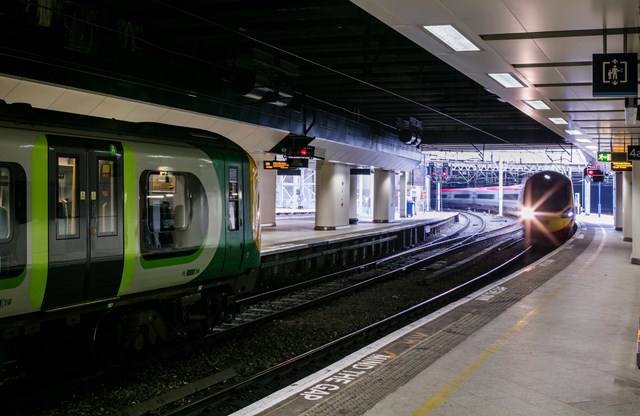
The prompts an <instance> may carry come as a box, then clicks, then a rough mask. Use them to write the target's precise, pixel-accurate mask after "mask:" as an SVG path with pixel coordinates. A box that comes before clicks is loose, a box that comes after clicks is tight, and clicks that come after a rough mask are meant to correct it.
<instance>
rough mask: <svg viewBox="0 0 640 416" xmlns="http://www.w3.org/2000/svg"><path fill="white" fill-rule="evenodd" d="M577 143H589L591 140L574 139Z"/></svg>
mask: <svg viewBox="0 0 640 416" xmlns="http://www.w3.org/2000/svg"><path fill="white" fill-rule="evenodd" d="M576 141H577V142H579V143H591V139H576Z"/></svg>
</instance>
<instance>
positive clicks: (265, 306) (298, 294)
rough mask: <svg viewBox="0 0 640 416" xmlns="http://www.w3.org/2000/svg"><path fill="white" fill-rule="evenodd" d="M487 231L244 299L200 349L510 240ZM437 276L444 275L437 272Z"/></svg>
mask: <svg viewBox="0 0 640 416" xmlns="http://www.w3.org/2000/svg"><path fill="white" fill-rule="evenodd" d="M485 228H486V223H484V224H483V221H481V220H479V219H478V216H474V215H470V216H469V219H468V220H467V221H466V222H465V224H462V225H461V227H460V229H459V230H457V232H456V233H455V234H456V235H455V236H453V235H448V236H445V237H444V238H447V240H446V241H445V240H442V241H432V242H430V243H429V244H428V245H426V246H425V247H415V248H413V249H411V250H408V252H407V253H403V255H394V256H389V257H388V258H384V259H379V260H377V261H376V262H372V264H368V265H366V266H365V267H362V266H361V267H357V268H354V269H355V270H350V271H349V272H348V273H347V274H346V275H344V276H331V277H327V281H325V282H323V283H322V284H320V285H319V281H316V282H314V283H315V285H314V286H313V287H309V286H308V285H307V287H302V288H301V287H288V288H282V289H280V293H278V294H277V295H278V298H276V299H274V298H273V296H275V295H276V294H275V293H271V294H266V293H265V294H262V295H260V296H259V297H255V298H253V299H251V298H247V299H244V300H243V302H246V303H245V305H246V307H245V312H244V313H242V314H239V315H238V316H237V317H236V320H235V321H234V322H233V323H230V324H228V325H227V326H226V328H216V329H215V330H214V331H213V332H212V335H211V336H210V337H209V340H202V341H199V342H198V343H203V344H204V343H207V342H208V343H211V342H212V340H213V342H219V341H218V340H220V339H222V338H228V337H233V336H236V335H235V334H240V333H242V332H246V331H247V329H248V328H249V327H250V326H252V325H253V326H256V324H260V323H262V324H264V323H267V322H270V321H271V322H272V321H277V320H280V319H285V317H287V316H295V314H297V313H300V311H301V310H303V309H309V308H313V307H315V306H318V305H322V304H327V302H330V301H331V300H333V299H339V298H340V297H344V296H345V295H346V294H348V293H357V292H358V291H362V290H365V288H366V287H369V286H372V285H375V284H380V282H383V281H385V280H389V279H392V278H393V277H396V276H397V275H399V274H401V273H404V274H406V273H407V272H411V271H414V270H420V269H428V268H435V267H439V268H440V269H441V270H444V269H447V268H451V267H452V266H451V265H452V264H455V263H456V261H455V260H454V258H455V257H453V256H455V254H454V252H456V251H457V252H458V253H465V251H466V254H458V256H463V257H467V258H468V257H469V256H470V254H469V253H470V252H469V250H470V247H471V246H473V245H474V244H473V243H472V242H471V241H470V240H478V239H483V240H485V243H483V244H484V245H485V247H484V248H483V250H493V249H496V247H497V246H495V247H493V246H494V244H497V243H495V242H493V243H491V242H490V241H491V239H493V240H496V239H500V238H502V239H508V238H507V237H504V235H509V234H512V233H513V232H514V231H513V227H505V228H502V229H499V230H496V229H493V230H491V231H488V232H487V231H485ZM500 236H502V237H500ZM465 240H466V241H465ZM502 244H503V243H502ZM511 244H513V243H511ZM449 245H456V247H455V248H454V249H452V250H451V249H449V250H447V249H445V248H443V247H445V246H449ZM475 245H478V244H475ZM445 257H449V259H450V260H449V261H448V262H447V263H449V266H447V267H442V266H443V259H444V258H445ZM462 264H463V262H461V265H462ZM434 265H436V266H434ZM438 273H443V272H442V271H439V272H438ZM296 286H300V285H296ZM260 298H262V299H260ZM258 326H260V325H258ZM198 343H193V344H191V343H190V344H189V346H188V347H184V346H177V347H175V348H174V349H173V350H172V351H165V352H163V353H162V355H161V357H165V358H160V359H159V358H157V357H155V358H153V357H151V358H150V357H145V358H144V359H142V360H139V361H138V362H135V363H132V364H131V365H132V366H135V367H136V368H142V367H145V366H147V365H153V364H152V363H153V362H154V361H158V360H162V359H165V360H166V359H167V358H166V357H172V356H174V355H181V354H183V355H184V354H187V353H188V352H187V351H188V350H191V349H194V348H196V349H197V348H200V347H199V346H197V344H198ZM181 351H182V352H181ZM129 371H132V370H131V369H117V370H109V371H108V372H106V373H105V374H94V375H92V376H91V377H92V379H93V380H102V379H104V378H107V379H118V378H121V377H123V374H126V373H127V372H129ZM236 377H243V376H242V375H239V374H236V372H235V371H227V372H225V371H222V372H221V373H220V374H218V375H217V376H211V377H208V380H209V381H208V383H216V382H221V383H228V379H229V378H236ZM85 383H86V381H85ZM187 385H188V384H187ZM72 388H73V387H72V386H71V385H69V386H64V385H60V386H58V388H57V391H55V390H54V394H49V395H50V396H57V395H58V394H59V393H60V392H61V391H68V390H70V389H72ZM200 389H201V388H197V389H196V388H192V389H190V392H193V390H200ZM174 394H175V393H174ZM138 405H139V404H138ZM148 411H150V410H149V409H146V410H145V411H144V412H148ZM60 414H64V413H60ZM123 414H136V413H123ZM137 414H144V413H137Z"/></svg>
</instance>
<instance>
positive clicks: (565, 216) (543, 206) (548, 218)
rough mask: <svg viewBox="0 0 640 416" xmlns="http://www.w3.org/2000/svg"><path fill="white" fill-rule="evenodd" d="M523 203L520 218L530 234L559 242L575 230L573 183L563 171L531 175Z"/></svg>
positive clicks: (524, 189)
mask: <svg viewBox="0 0 640 416" xmlns="http://www.w3.org/2000/svg"><path fill="white" fill-rule="evenodd" d="M520 205H521V208H520V218H521V221H523V222H524V225H525V232H526V235H528V236H530V238H532V239H535V240H536V241H543V242H546V243H550V244H553V245H558V244H560V243H562V242H564V241H565V240H567V239H568V238H569V237H571V235H572V234H573V232H574V226H575V221H576V207H575V204H574V200H573V184H572V183H571V180H570V179H569V178H567V177H566V176H564V175H563V174H561V173H558V172H553V171H543V172H538V173H535V174H533V175H531V176H530V177H529V178H528V179H527V181H526V182H525V184H524V187H523V189H522V195H521V197H520Z"/></svg>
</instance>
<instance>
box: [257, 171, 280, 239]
mask: <svg viewBox="0 0 640 416" xmlns="http://www.w3.org/2000/svg"><path fill="white" fill-rule="evenodd" d="M259 163H260V164H262V162H259ZM258 192H260V224H261V225H263V226H275V225H276V171H275V170H265V169H264V167H263V166H259V167H258Z"/></svg>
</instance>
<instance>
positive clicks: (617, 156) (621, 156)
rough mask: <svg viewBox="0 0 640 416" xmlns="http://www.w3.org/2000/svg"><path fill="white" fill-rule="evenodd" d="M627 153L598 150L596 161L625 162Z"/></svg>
mask: <svg viewBox="0 0 640 416" xmlns="http://www.w3.org/2000/svg"><path fill="white" fill-rule="evenodd" d="M626 161H627V154H626V153H624V152H598V162H606V163H609V162H626Z"/></svg>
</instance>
